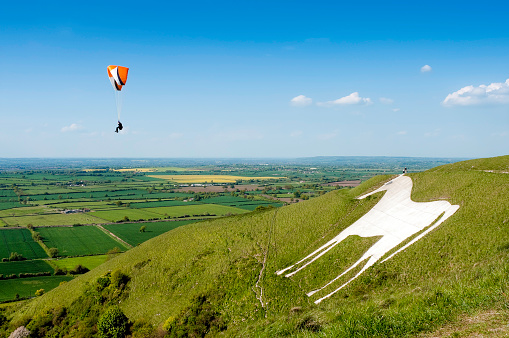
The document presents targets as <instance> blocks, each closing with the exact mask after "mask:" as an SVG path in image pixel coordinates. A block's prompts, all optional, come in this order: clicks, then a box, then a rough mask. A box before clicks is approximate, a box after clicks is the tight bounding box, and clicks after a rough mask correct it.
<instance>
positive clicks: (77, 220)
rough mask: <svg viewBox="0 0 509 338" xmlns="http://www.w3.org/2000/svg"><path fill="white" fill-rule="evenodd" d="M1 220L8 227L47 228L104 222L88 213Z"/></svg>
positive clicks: (5, 218)
mask: <svg viewBox="0 0 509 338" xmlns="http://www.w3.org/2000/svg"><path fill="white" fill-rule="evenodd" d="M2 220H3V221H4V222H5V223H6V224H7V225H8V226H27V225H28V224H32V225H33V226H48V225H74V224H99V223H104V220H102V219H99V218H96V217H94V216H92V215H91V214H89V213H76V214H60V213H55V214H47V215H34V216H19V217H4V218H2Z"/></svg>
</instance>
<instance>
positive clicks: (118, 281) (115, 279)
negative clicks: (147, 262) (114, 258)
mask: <svg viewBox="0 0 509 338" xmlns="http://www.w3.org/2000/svg"><path fill="white" fill-rule="evenodd" d="M110 281H111V285H113V287H114V288H117V289H121V288H123V287H124V286H125V285H126V284H127V282H129V276H127V275H126V274H124V273H122V271H120V270H118V269H117V270H114V271H113V272H112V273H111V278H110Z"/></svg>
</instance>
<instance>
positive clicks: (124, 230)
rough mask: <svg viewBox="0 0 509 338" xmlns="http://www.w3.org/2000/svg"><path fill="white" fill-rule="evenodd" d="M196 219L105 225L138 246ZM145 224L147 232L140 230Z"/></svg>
mask: <svg viewBox="0 0 509 338" xmlns="http://www.w3.org/2000/svg"><path fill="white" fill-rule="evenodd" d="M194 222H196V221H193V220H187V221H166V222H149V223H122V224H105V225H103V227H104V228H105V229H107V230H109V231H111V232H112V233H114V234H115V235H117V236H118V237H120V238H121V239H123V240H124V241H126V242H127V243H129V244H131V245H132V246H136V245H138V244H141V243H143V242H145V241H148V240H149V239H151V238H154V237H157V236H159V235H161V234H163V233H165V232H168V231H170V230H173V229H175V228H178V227H180V226H183V225H186V224H190V223H194ZM141 226H145V232H140V227H141Z"/></svg>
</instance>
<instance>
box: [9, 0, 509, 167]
mask: <svg viewBox="0 0 509 338" xmlns="http://www.w3.org/2000/svg"><path fill="white" fill-rule="evenodd" d="M401 3H402V1H384V2H381V1H358V2H343V1H313V2H310V1H307V2H304V1H235V2H233V1H192V2H191V1H188V2H183V1H181V2H168V3H166V4H161V3H160V2H154V1H143V2H140V1H137V2H126V1H123V2H109V3H104V2H98V1H87V2H82V3H75V2H63V1H62V2H59V1H49V2H39V1H27V2H23V3H22V4H21V5H18V4H14V2H12V3H11V4H2V10H1V11H0V157H303V156H323V155H335V156H341V155H345V156H349V155H361V156H362V155H366V156H372V155H380V156H425V157H489V156H498V155H506V154H508V153H509V151H508V144H509V81H507V82H506V80H507V79H509V25H507V17H509V4H507V3H506V2H504V1H491V2H488V3H479V2H473V1H472V2H470V1H461V2H460V1H427V2H420V1H419V2H411V3H410V2H409V3H407V4H401ZM110 64H111V65H121V66H126V67H129V68H130V71H129V78H128V81H127V85H126V86H125V87H124V90H123V109H122V116H121V121H122V122H123V124H124V126H125V129H124V131H123V132H122V133H120V134H115V133H114V129H115V127H116V119H117V114H116V107H115V97H114V92H113V89H112V87H111V84H110V83H109V81H108V77H107V74H106V67H107V66H108V65H110Z"/></svg>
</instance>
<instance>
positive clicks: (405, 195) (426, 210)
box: [277, 175, 459, 304]
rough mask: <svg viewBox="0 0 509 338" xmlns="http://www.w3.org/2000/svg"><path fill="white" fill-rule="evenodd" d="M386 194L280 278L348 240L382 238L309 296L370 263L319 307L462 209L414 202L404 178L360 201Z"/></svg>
mask: <svg viewBox="0 0 509 338" xmlns="http://www.w3.org/2000/svg"><path fill="white" fill-rule="evenodd" d="M384 190H385V191H386V193H385V194H384V196H383V197H382V199H381V200H380V202H378V203H377V204H376V205H375V206H374V207H373V208H372V209H371V210H370V211H369V212H368V213H366V214H365V215H364V216H362V217H361V218H360V219H359V220H357V221H356V222H355V223H353V224H352V225H350V226H349V227H348V228H346V229H345V230H343V231H342V232H341V233H339V234H338V235H337V236H336V237H334V238H333V239H331V240H330V241H328V242H327V243H325V244H324V245H323V246H321V247H320V248H318V249H317V250H316V251H314V252H313V253H311V254H310V255H308V256H306V257H304V258H303V259H302V260H300V261H299V262H297V263H295V264H294V265H292V266H289V267H287V268H285V269H283V270H280V271H278V272H277V274H278V275H281V274H283V273H285V272H288V273H287V274H286V275H285V277H291V276H293V275H294V274H296V273H298V272H299V271H301V270H302V269H304V268H305V267H307V266H308V265H309V264H311V263H313V262H314V261H316V260H317V259H319V258H320V257H321V256H323V255H324V254H325V253H327V252H328V251H329V250H331V249H332V248H333V247H334V246H336V245H337V244H339V243H340V242H341V241H343V240H344V239H345V238H347V237H348V236H351V235H358V236H361V237H372V236H382V238H380V240H378V241H377V242H376V243H375V244H373V246H372V247H371V248H369V249H368V250H367V251H366V252H365V253H364V255H362V257H361V258H360V259H359V260H358V261H357V262H355V263H354V264H353V265H352V266H350V267H349V268H348V269H346V270H345V271H343V272H341V273H340V274H339V275H338V276H337V277H335V278H334V279H332V280H331V281H330V282H328V283H327V284H325V285H324V286H323V287H321V288H319V289H317V290H313V291H311V292H309V293H308V294H307V295H308V296H311V295H313V294H315V293H316V292H318V291H321V290H323V289H324V288H326V287H327V286H329V285H331V284H332V283H334V282H335V281H336V280H338V279H339V278H340V277H342V276H343V275H344V274H346V273H347V272H349V271H351V270H352V269H354V268H355V267H356V266H357V265H359V264H360V263H361V262H363V261H364V260H366V259H368V261H367V263H366V264H365V265H364V266H363V267H362V269H361V270H360V271H359V272H358V273H357V274H356V275H355V276H354V277H352V278H351V279H350V280H348V281H347V282H346V283H344V284H343V285H341V286H340V287H338V288H337V289H335V290H334V291H332V292H330V293H329V294H327V295H325V296H323V297H321V298H319V299H318V300H316V301H315V303H317V304H318V303H320V302H321V301H322V300H324V299H326V298H328V297H330V296H332V295H333V294H334V293H336V292H338V291H339V290H341V289H342V288H344V287H345V286H346V285H348V284H349V283H350V282H351V281H353V280H354V279H355V278H357V277H359V276H360V275H361V274H362V273H363V272H364V271H366V269H368V268H369V267H370V266H372V265H373V264H375V263H376V262H377V261H378V260H379V259H381V258H382V257H383V256H384V255H385V254H386V253H388V252H389V251H391V250H392V249H394V248H395V247H396V246H398V245H399V244H401V243H402V242H403V241H404V240H405V239H407V238H408V237H410V236H412V235H414V234H416V233H418V232H420V231H422V230H423V229H424V228H426V227H429V228H428V229H426V230H425V231H423V232H422V233H420V234H419V235H418V236H416V237H415V238H414V239H413V240H412V241H410V242H409V243H407V244H406V245H405V246H403V247H402V248H400V249H399V250H397V251H395V252H394V253H392V254H391V255H390V256H388V257H387V258H385V259H384V260H383V261H382V262H385V261H386V260H388V259H390V258H392V257H393V256H394V255H395V254H397V253H398V252H400V251H402V250H404V249H406V248H407V247H408V246H410V245H411V244H413V243H415V242H416V241H417V240H419V239H420V238H422V237H423V236H425V235H426V234H427V233H428V232H430V231H432V230H433V229H435V228H436V227H438V226H439V225H440V224H441V223H442V222H444V221H445V220H446V219H447V218H449V217H450V216H451V215H453V214H454V213H455V212H456V211H457V210H458V208H459V206H458V205H451V204H450V203H449V202H447V201H434V202H423V203H418V202H413V201H412V200H411V199H410V194H411V191H412V179H411V178H410V177H408V176H403V175H400V176H398V177H397V178H395V179H393V180H391V181H389V182H387V183H386V184H384V185H383V186H382V187H381V188H379V189H377V190H375V191H373V192H371V193H369V194H366V195H363V196H361V197H359V199H362V198H365V197H367V196H369V195H372V194H374V193H377V192H380V191H384ZM442 213H443V215H442V217H440V219H438V220H437V218H438V217H439V216H440V215H441V214H442ZM435 220H437V221H436V222H435V223H434V224H433V225H432V226H430V225H431V224H432V223H433V221H435ZM290 271H292V272H290Z"/></svg>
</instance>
